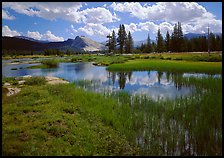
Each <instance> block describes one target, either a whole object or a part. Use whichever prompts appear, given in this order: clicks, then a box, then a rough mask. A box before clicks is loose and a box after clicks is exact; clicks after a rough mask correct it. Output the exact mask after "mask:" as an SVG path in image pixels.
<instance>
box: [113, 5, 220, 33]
mask: <svg viewBox="0 0 224 158" xmlns="http://www.w3.org/2000/svg"><path fill="white" fill-rule="evenodd" d="M110 7H111V8H113V9H114V10H115V11H118V12H128V13H130V15H131V16H133V17H136V18H138V19H140V20H147V21H148V24H150V22H152V21H154V22H155V21H160V22H162V21H163V22H164V21H165V22H167V23H170V24H172V25H173V24H174V23H177V21H180V22H181V23H182V24H183V27H184V28H185V29H187V28H191V30H183V32H184V33H187V32H191V31H194V32H198V33H201V32H205V30H206V26H207V25H208V24H209V25H210V27H211V30H213V32H221V31H222V30H221V28H222V21H221V20H217V19H215V16H214V15H213V14H212V13H210V12H208V11H207V10H206V9H205V8H204V7H203V6H201V5H199V4H198V3H196V2H158V3H156V4H154V5H151V6H147V5H143V6H142V5H141V4H140V3H138V2H131V3H129V2H125V3H115V2H113V3H112V4H111V5H110ZM152 27H154V25H153V24H152ZM162 27H164V28H165V27H166V29H167V30H169V27H170V25H169V24H168V25H166V26H165V25H163V26H162ZM143 28H144V29H147V26H146V25H144V26H143Z"/></svg>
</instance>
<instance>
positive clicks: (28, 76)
mask: <svg viewBox="0 0 224 158" xmlns="http://www.w3.org/2000/svg"><path fill="white" fill-rule="evenodd" d="M30 77H32V76H31V75H25V76H23V78H30Z"/></svg>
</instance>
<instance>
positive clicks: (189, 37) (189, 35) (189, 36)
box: [184, 33, 222, 39]
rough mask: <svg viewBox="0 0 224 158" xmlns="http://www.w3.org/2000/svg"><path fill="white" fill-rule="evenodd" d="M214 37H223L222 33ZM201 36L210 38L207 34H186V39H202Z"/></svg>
mask: <svg viewBox="0 0 224 158" xmlns="http://www.w3.org/2000/svg"><path fill="white" fill-rule="evenodd" d="M213 34H214V35H218V36H222V33H213ZM200 36H205V37H208V34H207V33H187V34H184V37H185V38H187V39H192V38H196V37H200Z"/></svg>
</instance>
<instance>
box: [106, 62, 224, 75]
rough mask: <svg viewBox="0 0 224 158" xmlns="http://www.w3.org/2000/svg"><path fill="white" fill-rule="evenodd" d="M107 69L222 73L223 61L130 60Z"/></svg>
mask: <svg viewBox="0 0 224 158" xmlns="http://www.w3.org/2000/svg"><path fill="white" fill-rule="evenodd" d="M107 69H108V70H109V71H135V70H136V71H138V70H139V71H140V70H161V71H169V72H175V71H176V72H202V73H203V72H204V73H222V63H221V62H193V61H174V60H156V59H144V60H133V61H128V62H126V63H123V64H113V65H110V66H108V67H107Z"/></svg>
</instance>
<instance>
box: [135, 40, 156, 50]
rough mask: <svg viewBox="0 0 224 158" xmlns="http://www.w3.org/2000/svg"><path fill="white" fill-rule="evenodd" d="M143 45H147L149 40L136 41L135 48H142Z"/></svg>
mask: <svg viewBox="0 0 224 158" xmlns="http://www.w3.org/2000/svg"><path fill="white" fill-rule="evenodd" d="M150 41H151V43H152V42H156V41H155V40H150ZM142 43H143V44H146V43H147V39H145V40H141V41H134V47H135V48H136V47H141V45H142Z"/></svg>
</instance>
